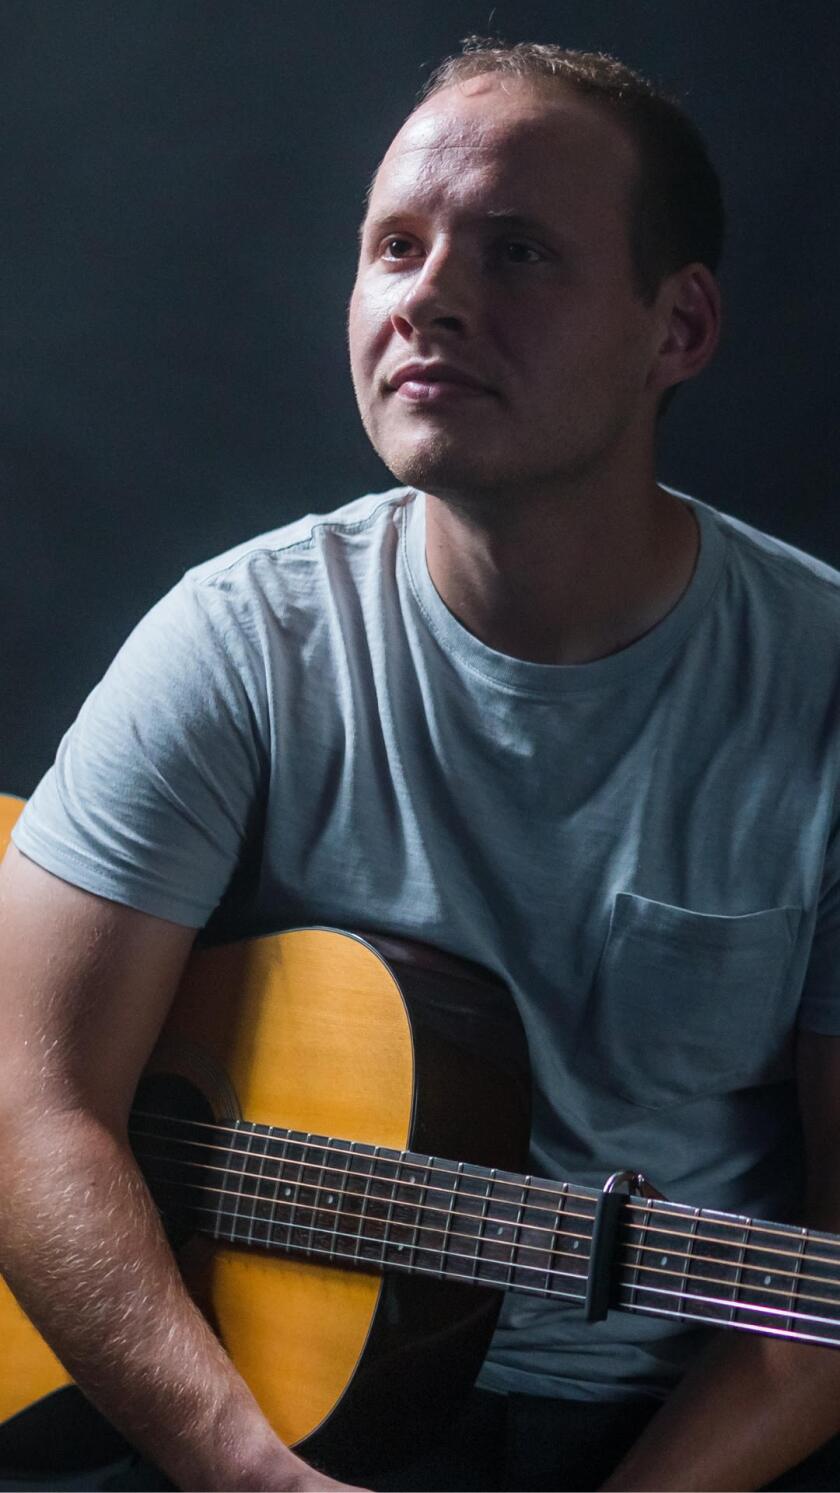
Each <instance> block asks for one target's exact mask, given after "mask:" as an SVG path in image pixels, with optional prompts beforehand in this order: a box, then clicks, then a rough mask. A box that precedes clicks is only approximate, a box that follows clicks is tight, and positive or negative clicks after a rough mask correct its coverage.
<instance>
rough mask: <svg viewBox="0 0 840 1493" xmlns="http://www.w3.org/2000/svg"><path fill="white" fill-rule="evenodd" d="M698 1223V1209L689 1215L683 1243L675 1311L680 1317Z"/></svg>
mask: <svg viewBox="0 0 840 1493" xmlns="http://www.w3.org/2000/svg"><path fill="white" fill-rule="evenodd" d="M699 1223H700V1209H699V1208H694V1209H693V1210H692V1214H691V1222H690V1225H689V1230H688V1234H687V1236H686V1241H685V1252H686V1261H685V1270H684V1272H683V1277H682V1280H681V1281H680V1296H679V1301H678V1302H677V1311H678V1312H679V1313H680V1315H682V1314H683V1313H684V1311H685V1306H686V1287H687V1286H688V1285H690V1283H691V1266H692V1263H693V1261H694V1245H695V1241H696V1239H697V1229H698V1226H699Z"/></svg>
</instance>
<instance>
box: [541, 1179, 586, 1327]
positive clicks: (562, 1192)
mask: <svg viewBox="0 0 840 1493" xmlns="http://www.w3.org/2000/svg"><path fill="white" fill-rule="evenodd" d="M570 1204H571V1206H570ZM594 1218H595V1199H594V1196H593V1198H592V1199H591V1200H590V1199H589V1198H588V1197H582V1196H579V1195H576V1196H575V1198H574V1199H570V1198H569V1184H568V1182H563V1183H561V1184H560V1186H559V1192H558V1194H557V1204H556V1207H555V1209H554V1213H553V1224H554V1232H553V1236H552V1238H551V1259H550V1261H549V1269H550V1274H549V1275H547V1277H546V1294H547V1295H549V1296H559V1297H562V1298H563V1299H566V1300H568V1299H571V1300H573V1301H580V1300H582V1299H583V1296H584V1295H585V1292H586V1278H587V1275H588V1274H589V1250H590V1246H591V1242H592V1228H593V1222H594ZM578 1282H579V1283H580V1284H579V1285H578Z"/></svg>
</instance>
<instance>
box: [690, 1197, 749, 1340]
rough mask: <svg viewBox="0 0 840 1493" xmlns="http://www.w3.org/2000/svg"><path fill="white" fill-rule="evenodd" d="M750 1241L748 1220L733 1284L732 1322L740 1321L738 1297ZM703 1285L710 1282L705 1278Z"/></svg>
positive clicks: (730, 1309) (730, 1318)
mask: <svg viewBox="0 0 840 1493" xmlns="http://www.w3.org/2000/svg"><path fill="white" fill-rule="evenodd" d="M749 1241H750V1223H749V1220H747V1222H746V1224H745V1225H744V1230H743V1238H742V1239H741V1245H740V1250H739V1253H738V1262H737V1265H736V1267H735V1279H734V1281H733V1282H732V1305H731V1307H730V1308H729V1320H730V1322H737V1320H738V1317H737V1312H738V1304H739V1303H738V1296H739V1294H740V1290H741V1280H742V1278H743V1274H744V1256H745V1255H746V1252H747V1246H748V1244H749ZM702 1283H703V1284H708V1281H707V1280H706V1279H705V1278H703V1280H702Z"/></svg>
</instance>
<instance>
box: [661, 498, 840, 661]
mask: <svg viewBox="0 0 840 1493" xmlns="http://www.w3.org/2000/svg"><path fill="white" fill-rule="evenodd" d="M671 491H674V489H671ZM679 496H681V497H686V494H680V495H679ZM688 501H689V502H690V503H692V504H693V506H694V507H695V508H699V509H701V510H702V514H703V517H704V518H705V519H706V521H707V522H708V523H710V524H713V525H714V527H715V529H716V531H717V534H718V535H719V536H720V538H721V539H722V541H723V546H724V552H725V567H724V574H725V577H726V589H725V593H724V594H725V598H726V601H727V602H728V604H729V606H730V607H731V608H732V610H733V611H734V612H737V613H740V614H742V615H749V616H750V617H752V618H753V619H754V620H755V621H756V622H758V623H761V624H764V626H765V627H766V628H768V629H773V630H774V631H777V632H781V633H782V634H783V635H784V637H785V638H786V639H787V642H788V644H793V643H795V642H798V641H802V640H803V639H804V638H805V636H806V635H807V637H808V639H809V641H810V642H811V644H814V643H816V642H817V641H818V640H819V637H820V635H821V634H822V636H823V638H824V641H825V642H826V644H827V645H829V648H830V651H831V653H832V654H834V653H835V652H836V651H837V648H838V644H840V570H837V569H835V568H834V567H833V566H832V565H829V564H827V563H826V561H824V560H820V559H817V557H816V556H815V555H810V554H806V552H805V551H804V550H800V549H797V548H796V547H795V546H794V545H792V544H788V543H787V542H786V541H785V540H782V539H777V538H776V537H775V536H774V535H772V534H768V533H766V532H765V531H764V530H762V529H758V528H755V527H754V526H753V525H752V524H748V523H745V522H744V520H743V519H740V518H735V517H734V516H733V515H732V514H729V513H725V512H723V511H722V510H720V509H718V508H715V507H712V506H711V505H710V504H708V503H702V502H700V501H699V500H698V499H696V498H689V499H688Z"/></svg>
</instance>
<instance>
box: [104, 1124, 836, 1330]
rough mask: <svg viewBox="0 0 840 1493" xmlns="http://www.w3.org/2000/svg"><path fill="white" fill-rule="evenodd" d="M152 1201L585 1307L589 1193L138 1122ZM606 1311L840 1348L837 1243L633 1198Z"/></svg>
mask: <svg viewBox="0 0 840 1493" xmlns="http://www.w3.org/2000/svg"><path fill="white" fill-rule="evenodd" d="M132 1139H133V1143H134V1146H135V1150H136V1152H137V1154H138V1159H139V1160H140V1162H141V1164H142V1166H143V1169H144V1171H145V1173H146V1175H147V1177H148V1179H149V1181H150V1185H151V1186H152V1190H153V1192H154V1194H155V1196H156V1197H158V1198H159V1200H164V1201H165V1200H166V1199H167V1198H169V1197H177V1200H178V1204H179V1208H181V1209H182V1210H185V1211H186V1213H187V1214H188V1216H189V1221H190V1225H191V1227H193V1228H195V1229H196V1230H198V1231H200V1232H203V1233H206V1234H209V1235H211V1236H212V1237H213V1238H215V1239H217V1240H220V1241H224V1242H227V1243H231V1244H236V1245H243V1246H246V1247H249V1248H257V1249H261V1250H269V1251H271V1250H275V1251H278V1252H281V1253H283V1254H293V1255H304V1256H307V1257H310V1258H313V1259H321V1260H328V1261H332V1262H334V1263H336V1264H339V1265H344V1266H357V1267H361V1268H363V1269H365V1268H366V1269H375V1270H402V1271H407V1272H413V1273H417V1274H422V1275H434V1276H439V1277H442V1278H446V1279H450V1280H461V1281H466V1282H468V1283H472V1284H476V1285H484V1286H492V1287H495V1288H497V1289H501V1290H511V1291H520V1292H526V1293H528V1294H531V1295H537V1296H542V1297H545V1298H549V1299H557V1300H565V1301H572V1302H582V1301H583V1299H584V1296H585V1291H586V1280H587V1276H588V1272H589V1261H590V1252H591V1246H592V1233H593V1222H594V1218H595V1210H596V1206H597V1203H598V1198H599V1193H598V1191H597V1189H594V1188H587V1187H579V1186H577V1185H574V1184H570V1183H560V1182H555V1181H550V1180H547V1179H545V1178H540V1177H531V1176H520V1175H517V1174H515V1173H512V1172H504V1171H496V1170H494V1169H492V1168H488V1167H481V1166H476V1165H472V1164H470V1163H466V1162H457V1161H451V1160H448V1159H445V1158H438V1157H434V1156H424V1155H420V1154H417V1153H414V1152H409V1151H397V1150H392V1149H389V1148H387V1147H380V1146H372V1145H365V1144H363V1143H360V1142H355V1141H348V1140H337V1139H335V1138H332V1137H328V1136H322V1135H310V1134H306V1133H304V1132H302V1131H291V1130H282V1129H279V1128H277V1127H273V1126H268V1125H254V1124H250V1123H247V1122H236V1123H231V1124H227V1125H221V1124H204V1123H202V1122H198V1121H194V1120H170V1119H163V1118H162V1117H159V1116H153V1115H135V1116H134V1117H133V1119H132ZM612 1281H613V1287H612V1292H611V1304H612V1305H613V1306H615V1307H616V1308H618V1309H621V1310H625V1311H631V1312H640V1313H648V1314H652V1315H655V1316H665V1317H678V1318H684V1319H685V1320H686V1321H702V1322H706V1323H716V1324H719V1325H723V1326H730V1327H738V1328H741V1329H743V1330H747V1331H758V1332H762V1333H771V1334H774V1335H777V1336H785V1337H792V1338H797V1339H800V1340H804V1341H810V1342H819V1343H827V1344H831V1345H838V1346H840V1240H838V1239H837V1238H835V1236H833V1235H830V1234H822V1233H818V1232H816V1231H813V1230H806V1229H802V1228H797V1227H795V1226H794V1225H790V1224H771V1223H765V1222H763V1221H759V1220H750V1219H747V1218H742V1217H740V1216H738V1215H736V1214H727V1213H720V1212H715V1211H712V1210H709V1209H701V1208H688V1207H686V1206H684V1205H681V1204H676V1203H669V1202H664V1201H660V1200H655V1201H651V1200H648V1199H645V1198H641V1197H635V1196H634V1197H629V1198H628V1199H627V1200H626V1202H624V1204H623V1206H622V1210H621V1215H620V1220H619V1227H618V1233H617V1239H616V1250H615V1260H614V1264H613V1272H612Z"/></svg>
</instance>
